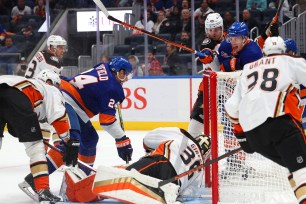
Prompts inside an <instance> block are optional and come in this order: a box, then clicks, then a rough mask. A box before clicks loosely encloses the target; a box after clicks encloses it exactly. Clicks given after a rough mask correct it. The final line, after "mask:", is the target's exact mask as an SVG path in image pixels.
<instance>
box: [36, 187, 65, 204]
mask: <svg viewBox="0 0 306 204" xmlns="http://www.w3.org/2000/svg"><path fill="white" fill-rule="evenodd" d="M38 201H39V203H40V204H53V203H56V202H59V201H61V198H59V197H57V196H55V195H53V194H52V193H51V192H50V190H49V189H43V190H40V191H39V192H38Z"/></svg>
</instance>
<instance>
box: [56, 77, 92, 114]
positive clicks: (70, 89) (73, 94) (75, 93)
mask: <svg viewBox="0 0 306 204" xmlns="http://www.w3.org/2000/svg"><path fill="white" fill-rule="evenodd" d="M61 89H62V90H63V91H64V92H66V93H68V94H69V95H70V96H71V97H73V99H74V100H75V101H76V102H77V103H78V104H79V105H80V106H81V108H82V109H83V110H84V111H85V113H86V114H87V116H88V117H89V118H92V117H93V116H94V114H93V113H92V112H91V111H90V110H89V109H88V108H87V107H86V106H85V104H84V102H83V100H82V98H81V96H80V94H79V93H78V91H77V90H76V88H75V87H74V86H73V85H72V84H70V83H69V82H67V81H65V80H61Z"/></svg>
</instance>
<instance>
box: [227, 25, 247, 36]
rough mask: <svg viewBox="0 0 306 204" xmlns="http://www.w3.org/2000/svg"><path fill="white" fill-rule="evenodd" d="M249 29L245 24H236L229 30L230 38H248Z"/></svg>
mask: <svg viewBox="0 0 306 204" xmlns="http://www.w3.org/2000/svg"><path fill="white" fill-rule="evenodd" d="M248 35H249V29H248V26H247V24H245V23H244V22H234V23H233V24H232V25H231V26H230V27H229V28H228V30H227V36H228V37H237V36H248Z"/></svg>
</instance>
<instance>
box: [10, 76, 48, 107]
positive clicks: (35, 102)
mask: <svg viewBox="0 0 306 204" xmlns="http://www.w3.org/2000/svg"><path fill="white" fill-rule="evenodd" d="M14 87H16V88H17V89H19V90H20V91H22V92H23V93H24V94H25V95H26V96H27V97H28V98H29V100H30V102H31V104H32V108H33V109H34V108H36V107H37V106H39V105H40V104H42V101H43V96H42V94H41V93H40V92H39V91H38V90H37V89H36V87H35V85H34V84H32V83H31V82H29V81H21V82H20V83H18V84H15V85H14Z"/></svg>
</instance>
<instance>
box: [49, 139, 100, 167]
mask: <svg viewBox="0 0 306 204" xmlns="http://www.w3.org/2000/svg"><path fill="white" fill-rule="evenodd" d="M43 142H44V144H45V145H47V146H48V147H50V148H51V149H53V150H55V151H57V152H59V153H60V154H62V155H63V154H64V152H63V151H62V150H61V149H58V148H56V147H55V146H53V145H51V144H49V143H48V142H45V141H43ZM78 164H79V165H81V166H84V167H86V168H88V169H89V170H91V171H94V172H97V171H96V170H95V169H94V168H93V167H91V166H89V165H88V164H86V163H84V162H82V161H80V160H78Z"/></svg>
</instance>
